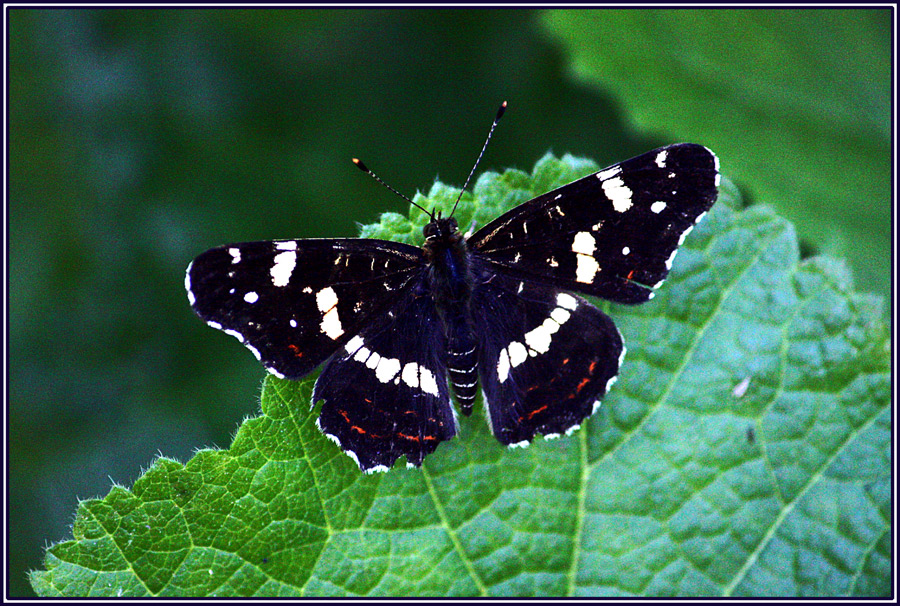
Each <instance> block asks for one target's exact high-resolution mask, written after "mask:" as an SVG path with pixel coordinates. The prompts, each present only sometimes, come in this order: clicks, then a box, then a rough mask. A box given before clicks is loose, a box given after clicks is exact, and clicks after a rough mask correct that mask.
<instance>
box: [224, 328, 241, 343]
mask: <svg viewBox="0 0 900 606" xmlns="http://www.w3.org/2000/svg"><path fill="white" fill-rule="evenodd" d="M222 332H224V333H225V334H226V335H231V336H232V337H234V338H235V339H237V340H238V341H240V342H241V343H243V342H244V335H242V334H241V333H239V332H238V331H236V330H230V329H225V330H224V331H222Z"/></svg>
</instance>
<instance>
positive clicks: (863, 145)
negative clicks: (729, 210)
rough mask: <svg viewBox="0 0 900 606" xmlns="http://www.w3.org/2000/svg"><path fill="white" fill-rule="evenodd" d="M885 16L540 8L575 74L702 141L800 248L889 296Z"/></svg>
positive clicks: (648, 125) (662, 128)
mask: <svg viewBox="0 0 900 606" xmlns="http://www.w3.org/2000/svg"><path fill="white" fill-rule="evenodd" d="M891 19H892V11H891V10H890V9H886V10H882V11H877V10H831V9H825V10H802V11H797V10H758V9H756V8H754V9H750V10H612V11H550V12H547V13H545V14H544V24H545V26H546V29H547V30H548V31H549V32H551V34H552V35H553V36H554V38H556V39H557V40H559V41H560V42H561V43H562V44H563V46H564V48H565V49H566V51H567V52H568V56H569V59H570V66H571V69H572V71H573V73H574V75H575V76H576V77H578V78H579V79H580V80H581V81H583V82H585V83H588V84H590V85H592V86H596V87H599V88H602V89H603V90H605V91H609V92H611V93H613V94H614V95H615V97H616V99H617V100H618V101H620V102H621V103H622V104H623V105H624V108H625V113H626V115H628V116H629V117H630V118H631V119H633V120H634V122H635V124H636V125H637V127H638V128H639V129H640V130H641V131H642V132H650V133H659V132H662V133H665V134H666V135H667V137H671V136H675V137H676V138H679V139H682V140H685V141H694V142H696V143H702V144H704V145H706V146H708V147H710V148H712V149H714V150H716V152H717V153H718V154H719V155H720V157H722V158H727V159H728V166H727V167H726V168H727V171H728V172H729V174H730V176H731V177H733V178H734V180H735V181H736V182H738V183H740V184H741V185H742V186H746V187H747V188H748V190H749V191H750V193H751V194H752V195H753V196H754V197H755V198H756V199H759V200H763V201H766V202H770V203H774V204H776V205H777V207H778V210H779V212H780V213H781V214H783V215H784V216H785V217H787V218H788V219H789V220H792V221H796V222H797V223H798V228H799V230H800V234H801V236H802V238H803V240H804V241H807V242H810V243H812V244H813V245H814V246H815V247H817V248H819V249H821V250H823V251H825V252H827V253H828V254H838V255H841V256H846V257H847V258H848V260H849V261H850V263H851V265H852V266H853V268H854V272H855V273H856V274H857V275H858V276H859V282H860V284H861V286H862V287H863V288H865V289H866V290H870V289H877V290H878V291H879V292H881V293H883V294H888V293H889V292H890V274H891V271H890V270H891V266H890V246H891V237H890V209H891V48H892V46H893V45H892V40H891Z"/></svg>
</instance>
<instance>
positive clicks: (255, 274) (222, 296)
mask: <svg viewBox="0 0 900 606" xmlns="http://www.w3.org/2000/svg"><path fill="white" fill-rule="evenodd" d="M423 267H424V261H423V260H422V254H421V250H420V249H418V248H414V247H412V246H407V245H405V244H399V243H394V242H385V241H381V240H362V239H335V240H324V239H323V240H282V241H272V242H249V243H243V244H232V245H230V246H221V247H218V248H213V249H211V250H208V251H206V252H205V253H203V254H201V255H200V256H198V257H197V258H196V259H194V261H193V262H192V263H191V265H189V266H188V269H187V275H186V278H185V287H186V288H187V292H188V300H189V301H190V303H191V306H192V307H193V308H194V311H195V312H197V315H199V316H200V317H201V318H202V319H204V320H206V322H207V324H209V325H210V326H212V327H213V328H217V329H219V330H222V331H224V332H226V333H228V334H230V335H232V336H234V337H236V338H237V339H238V340H239V341H240V342H241V343H243V344H244V345H245V346H247V348H248V349H250V351H252V352H253V354H254V355H255V356H256V357H257V358H258V359H259V360H260V361H261V362H262V363H263V365H264V366H265V367H266V369H267V370H268V371H269V372H271V373H273V374H275V375H277V376H280V377H287V378H289V379H297V378H300V377H302V376H303V375H305V374H307V373H309V372H310V371H312V370H313V369H314V368H315V367H316V366H318V365H319V364H321V363H322V362H323V361H324V360H326V359H327V358H328V357H329V356H330V355H331V354H332V353H334V352H335V350H337V349H338V348H340V347H341V346H343V345H345V344H346V343H347V342H348V341H349V340H350V339H351V338H352V337H353V336H354V335H356V334H358V333H359V332H360V330H362V328H363V327H365V326H366V325H368V324H371V323H372V322H373V321H374V319H375V318H378V317H380V316H381V315H382V314H387V313H388V311H389V310H390V309H391V307H392V306H393V305H394V304H395V303H396V302H397V301H398V300H400V299H401V298H402V297H403V295H404V294H405V293H406V291H407V288H408V285H409V284H410V281H411V280H412V279H413V278H415V277H416V276H419V275H421V273H422V269H423Z"/></svg>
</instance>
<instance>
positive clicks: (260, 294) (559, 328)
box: [185, 103, 719, 472]
mask: <svg viewBox="0 0 900 606" xmlns="http://www.w3.org/2000/svg"><path fill="white" fill-rule="evenodd" d="M505 107H506V104H505V103H504V104H503V105H502V106H501V108H500V110H499V111H498V113H497V117H496V118H495V120H494V124H493V126H492V127H491V133H492V132H493V129H494V127H495V126H496V124H497V121H498V120H499V118H500V116H501V115H502V114H503V110H504V108H505ZM488 140H490V134H489V135H488ZM486 146H487V141H485V147H486ZM484 149H485V148H484V147H483V148H482V150H481V151H482V154H483V153H484ZM480 158H481V154H480V155H479V160H480ZM355 162H357V165H358V166H359V167H360V168H362V169H363V170H364V171H366V172H369V173H370V174H371V175H372V176H373V177H375V175H374V173H371V171H368V169H367V168H365V166H364V165H363V164H362V163H361V162H359V161H356V160H355ZM476 166H477V162H476ZM474 170H475V168H474V167H473V169H472V172H474ZM471 175H472V173H470V174H469V177H470V178H471ZM375 178H376V179H378V177H375ZM378 180H379V181H381V180H380V179H378ZM466 184H468V179H467V181H466ZM718 185H719V171H718V160H717V158H716V156H715V154H713V153H712V152H711V151H710V150H708V149H707V148H705V147H703V146H701V145H696V144H690V143H683V144H676V145H670V146H668V147H662V148H660V149H656V150H653V151H651V152H648V153H645V154H642V155H640V156H637V157H635V158H632V159H630V160H626V161H624V162H621V163H619V164H615V165H613V166H610V167H608V168H605V169H603V170H601V171H598V172H596V173H594V174H591V175H588V176H586V177H583V178H581V179H578V180H576V181H574V182H572V183H569V184H568V185H564V186H563V187H560V188H558V189H555V190H553V191H551V192H548V193H545V194H543V195H541V196H538V197H536V198H534V199H533V200H529V201H528V202H525V203H523V204H521V205H519V206H517V207H516V208H514V209H512V210H510V211H509V212H507V213H505V214H503V215H501V216H500V217H497V218H496V219H494V220H493V221H491V222H490V223H488V224H487V225H485V226H484V227H481V228H480V229H479V230H478V231H476V232H475V233H474V234H471V235H469V236H468V237H466V236H465V235H463V234H462V233H461V232H460V230H459V226H458V225H457V221H456V219H454V218H453V216H452V215H453V213H452V212H451V213H450V215H449V216H447V217H443V216H442V215H441V213H437V214H434V212H433V211H432V212H431V213H428V211H425V212H426V213H428V214H429V215H430V220H429V222H428V224H427V225H425V227H424V230H423V237H424V244H423V245H422V246H421V247H415V246H410V245H407V244H402V243H398V242H389V241H383V240H373V239H359V238H347V239H344V238H338V239H301V240H276V241H264V242H248V243H241V244H231V245H227V246H220V247H217V248H213V249H211V250H208V251H206V252H204V253H203V254H201V255H199V256H198V257H197V258H196V259H194V261H193V262H192V263H191V264H190V265H189V266H188V269H187V274H186V278H185V287H186V289H187V292H188V299H189V302H190V304H191V306H192V307H193V309H194V311H195V312H196V313H197V314H198V315H199V316H200V318H202V319H203V320H205V321H206V322H207V324H209V325H210V326H212V327H213V328H216V329H219V330H221V331H224V332H225V333H227V334H229V335H231V336H233V337H235V338H237V339H238V340H239V341H240V342H241V343H243V344H244V345H245V346H246V347H247V348H248V349H249V350H250V351H251V352H252V353H253V354H254V355H255V356H256V358H257V359H258V360H259V361H260V362H261V363H262V364H263V366H264V367H265V368H266V370H268V372H270V373H271V374H273V375H275V376H277V377H280V378H287V379H299V378H301V377H303V376H305V375H307V374H309V373H310V372H312V371H313V370H315V369H316V368H317V367H319V366H320V365H323V364H324V367H323V369H322V372H321V374H320V375H319V378H318V379H317V381H316V383H315V387H314V389H313V398H312V403H313V404H315V403H316V402H319V401H322V402H323V404H322V408H321V412H320V415H319V417H318V419H317V425H318V427H319V429H320V430H321V431H322V432H323V433H324V434H325V435H326V436H328V437H329V438H331V439H332V440H333V441H335V442H336V443H337V444H338V445H339V446H340V448H341V449H343V450H344V451H345V452H346V453H347V454H348V455H350V456H351V457H352V458H353V459H354V460H355V461H356V463H357V464H358V465H359V467H360V469H362V470H363V471H365V472H373V471H387V470H388V469H390V468H391V467H392V466H393V464H394V463H395V462H396V461H397V459H399V458H400V457H403V456H405V457H406V462H407V466H415V467H418V466H420V465H421V464H422V461H423V459H424V457H425V456H426V455H428V454H430V453H432V452H434V451H435V449H437V447H438V445H439V444H440V443H441V442H444V441H446V440H449V439H450V438H452V437H453V436H454V435H456V433H457V432H458V427H459V426H458V422H457V417H456V412H455V410H454V407H453V405H452V404H451V399H450V394H451V392H452V393H453V394H454V395H455V398H456V402H457V404H458V406H459V409H460V412H461V413H462V414H463V415H469V414H471V412H472V409H473V405H474V403H475V399H476V394H477V392H478V390H479V387H480V389H481V391H482V393H483V403H484V406H485V408H486V416H487V420H488V423H489V425H490V428H491V431H492V433H493V435H494V436H495V437H496V438H497V440H499V441H500V442H501V443H502V444H505V445H508V446H519V445H526V444H528V443H529V441H530V440H532V439H533V438H534V436H535V435H536V434H542V435H544V437H545V438H550V437H557V436H559V435H562V434H566V435H568V434H569V433H571V432H572V431H574V430H576V429H578V427H579V426H580V424H581V423H582V422H583V421H584V419H586V418H587V417H589V416H590V415H591V414H593V413H594V412H595V411H596V409H597V407H598V406H599V404H600V401H601V399H602V398H603V397H604V396H605V394H606V393H607V392H608V391H609V389H610V387H611V386H612V384H613V382H614V381H615V380H616V376H617V374H618V370H619V366H620V365H621V363H622V360H623V357H624V355H625V351H626V350H625V346H624V344H623V341H622V336H621V334H620V333H619V331H618V329H617V328H616V326H615V324H614V323H613V321H612V320H611V319H610V318H609V317H608V316H607V315H606V314H604V313H603V312H601V311H600V310H599V309H597V307H595V306H594V305H592V304H591V303H590V302H589V301H588V300H587V299H585V298H583V296H581V295H588V296H594V297H600V298H603V299H606V300H608V301H612V302H615V303H624V304H638V303H643V302H645V301H647V300H649V299H651V298H652V297H653V290H654V289H656V288H658V287H659V286H660V284H662V282H663V280H664V279H665V278H666V276H667V274H668V273H669V270H670V269H671V267H672V261H673V259H674V257H675V254H676V252H677V251H678V247H679V246H680V245H681V244H682V242H683V241H684V239H685V237H686V236H687V235H688V233H689V232H690V231H691V229H692V228H693V227H694V225H695V224H696V223H697V222H699V221H700V219H701V218H702V217H703V216H704V214H705V213H706V212H707V211H708V210H709V209H710V207H711V206H712V205H713V203H714V202H715V200H716V196H717V187H718ZM388 187H389V186H388ZM391 189H393V188H391ZM463 189H465V186H463ZM460 195H461V193H460ZM406 199H407V200H409V199H408V198H406ZM410 202H412V201H410ZM457 202H458V200H457ZM417 206H418V205H417ZM420 208H421V207H420ZM422 210H425V209H422ZM454 210H455V207H454Z"/></svg>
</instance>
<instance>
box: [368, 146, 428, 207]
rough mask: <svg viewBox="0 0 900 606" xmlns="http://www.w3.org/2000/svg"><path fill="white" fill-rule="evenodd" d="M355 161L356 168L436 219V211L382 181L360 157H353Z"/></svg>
mask: <svg viewBox="0 0 900 606" xmlns="http://www.w3.org/2000/svg"><path fill="white" fill-rule="evenodd" d="M353 163H354V164H356V168H358V169H359V170H361V171H363V172H364V173H366V174H367V175H369V176H370V177H372V178H373V179H375V180H376V181H378V182H379V183H381V184H382V185H384V186H385V187H386V188H388V189H389V190H391V191H392V192H394V193H395V194H397V195H398V196H400V197H401V198H403V199H404V200H406V201H407V202H409V203H410V204H412V205H413V206H415V207H416V208H418V209H419V210H421V211H422V212H423V213H425V214H426V215H428V216H429V217H431V220H432V221H434V213H433V212H428V211H427V210H425V209H424V208H422V207H421V206H419V205H418V204H416V203H415V202H413V201H412V200H410V199H409V198H407V197H406V196H404V195H403V194H401V193H400V192H398V191H397V190H396V189H394V188H393V187H391V186H390V185H388V184H387V183H385V182H384V181H382V180H381V178H380V177H379V176H378V175H376V174H375V173H373V172H372V171H371V170H369V169H368V167H367V166H366V165H365V164H363V163H362V160H360V159H359V158H353Z"/></svg>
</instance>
